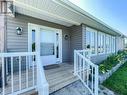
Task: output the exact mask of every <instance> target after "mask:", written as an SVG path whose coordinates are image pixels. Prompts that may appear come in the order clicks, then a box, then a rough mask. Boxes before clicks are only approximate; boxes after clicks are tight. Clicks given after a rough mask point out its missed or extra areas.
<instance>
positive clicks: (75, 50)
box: [74, 50, 77, 75]
mask: <svg viewBox="0 0 127 95" xmlns="http://www.w3.org/2000/svg"><path fill="white" fill-rule="evenodd" d="M76 61H77V59H76V50H74V75H76V64H77V63H76Z"/></svg>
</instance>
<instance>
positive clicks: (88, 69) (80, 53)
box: [74, 50, 98, 95]
mask: <svg viewBox="0 0 127 95" xmlns="http://www.w3.org/2000/svg"><path fill="white" fill-rule="evenodd" d="M74 74H75V75H76V76H78V78H79V79H80V80H81V82H82V83H83V84H84V86H85V87H86V88H87V89H88V90H89V92H90V93H91V94H92V95H98V66H97V65H95V64H94V63H92V62H91V61H90V51H88V50H75V51H74Z"/></svg>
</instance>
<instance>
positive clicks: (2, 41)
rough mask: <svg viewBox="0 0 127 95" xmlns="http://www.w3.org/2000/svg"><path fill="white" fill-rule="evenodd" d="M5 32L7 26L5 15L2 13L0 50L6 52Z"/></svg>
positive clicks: (0, 18) (0, 16) (0, 20)
mask: <svg viewBox="0 0 127 95" xmlns="http://www.w3.org/2000/svg"><path fill="white" fill-rule="evenodd" d="M4 33H5V27H4V15H0V52H4V41H5V40H4V39H5V38H4V37H5V36H4Z"/></svg>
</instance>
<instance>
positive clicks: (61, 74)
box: [6, 63, 78, 95]
mask: <svg viewBox="0 0 127 95" xmlns="http://www.w3.org/2000/svg"><path fill="white" fill-rule="evenodd" d="M35 71H36V70H35ZM32 73H33V71H32V70H30V71H29V75H28V77H29V85H31V86H32V83H33V82H32V79H33V77H32ZM18 74H19V73H15V74H14V84H15V85H14V89H15V91H16V90H19V84H18V83H19V75H18ZM45 75H46V79H47V81H48V83H49V92H50V93H53V92H54V91H57V90H59V89H61V88H63V87H65V86H67V85H69V84H71V83H72V82H75V81H76V80H78V78H77V77H75V76H74V75H73V65H72V64H68V63H61V64H60V65H59V67H58V68H54V69H49V70H45ZM34 77H35V83H36V72H35V76H34ZM24 87H26V72H25V71H23V72H22V88H24ZM10 92H11V78H10V79H9V80H8V85H7V86H6V93H10ZM32 92H35V89H34V91H32ZM22 95H29V94H27V93H24V94H22Z"/></svg>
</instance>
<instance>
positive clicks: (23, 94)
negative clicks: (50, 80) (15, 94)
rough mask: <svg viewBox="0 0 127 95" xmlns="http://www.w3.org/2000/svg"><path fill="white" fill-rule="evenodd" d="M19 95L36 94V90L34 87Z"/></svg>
mask: <svg viewBox="0 0 127 95" xmlns="http://www.w3.org/2000/svg"><path fill="white" fill-rule="evenodd" d="M20 95H38V92H37V91H36V90H35V89H33V90H31V91H28V92H25V93H22V94H20Z"/></svg>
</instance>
